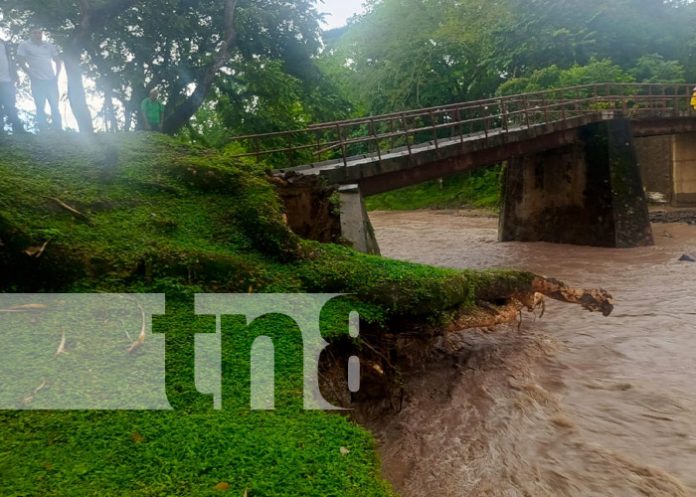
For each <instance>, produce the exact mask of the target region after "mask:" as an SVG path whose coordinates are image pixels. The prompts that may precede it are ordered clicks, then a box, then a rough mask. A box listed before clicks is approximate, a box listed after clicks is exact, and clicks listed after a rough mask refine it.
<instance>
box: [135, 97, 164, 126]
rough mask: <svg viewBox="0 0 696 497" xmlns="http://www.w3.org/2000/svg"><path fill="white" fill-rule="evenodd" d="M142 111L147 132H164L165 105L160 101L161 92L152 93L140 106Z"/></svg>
mask: <svg viewBox="0 0 696 497" xmlns="http://www.w3.org/2000/svg"><path fill="white" fill-rule="evenodd" d="M140 111H141V112H142V114H143V124H144V125H145V130H147V131H162V117H163V116H164V105H162V102H160V101H159V92H158V91H157V90H152V91H150V95H149V96H148V97H147V98H146V99H145V100H143V101H142V103H141V104H140Z"/></svg>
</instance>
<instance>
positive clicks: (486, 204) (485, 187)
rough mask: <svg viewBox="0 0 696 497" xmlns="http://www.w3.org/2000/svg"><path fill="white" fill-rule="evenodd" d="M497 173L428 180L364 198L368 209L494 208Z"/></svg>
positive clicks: (497, 169) (497, 196) (497, 198)
mask: <svg viewBox="0 0 696 497" xmlns="http://www.w3.org/2000/svg"><path fill="white" fill-rule="evenodd" d="M500 171H501V168H500V167H499V166H497V167H491V168H487V169H482V170H478V171H474V172H471V173H463V174H459V175H455V176H450V177H447V178H443V179H442V181H429V182H427V183H423V184H420V185H415V186H409V187H407V188H403V189H400V190H394V191H392V192H387V193H382V194H380V195H375V196H374V197H368V198H367V199H366V204H367V208H368V209H369V210H412V209H425V208H435V209H448V208H455V209H456V208H460V207H475V208H487V209H497V208H498V205H499V203H500Z"/></svg>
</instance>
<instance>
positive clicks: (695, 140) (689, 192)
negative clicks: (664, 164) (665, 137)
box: [672, 133, 696, 206]
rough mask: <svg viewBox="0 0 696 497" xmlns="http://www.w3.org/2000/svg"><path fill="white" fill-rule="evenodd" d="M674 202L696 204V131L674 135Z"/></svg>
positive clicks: (681, 204)
mask: <svg viewBox="0 0 696 497" xmlns="http://www.w3.org/2000/svg"><path fill="white" fill-rule="evenodd" d="M672 178H673V182H674V192H673V203H674V204H675V205H677V206H685V205H688V206H693V205H696V133H684V134H680V135H674V136H673V137H672Z"/></svg>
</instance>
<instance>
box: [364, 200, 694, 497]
mask: <svg viewBox="0 0 696 497" xmlns="http://www.w3.org/2000/svg"><path fill="white" fill-rule="evenodd" d="M371 217H372V220H373V223H374V225H375V228H376V231H377V236H378V239H379V242H380V245H381V248H382V251H383V253H384V254H385V255H387V256H389V257H395V258H399V259H405V260H412V261H417V262H423V263H428V264H435V265H441V266H448V267H455V268H457V267H459V268H465V267H467V268H483V267H508V268H510V267H512V268H517V269H524V270H529V271H532V272H535V273H539V274H548V275H552V276H554V277H559V278H561V279H563V280H565V281H566V282H568V283H570V284H576V285H582V286H592V287H604V288H606V289H608V290H609V291H610V292H612V293H613V294H614V297H615V299H616V305H617V306H616V310H615V312H614V315H613V316H611V317H609V318H603V317H602V316H601V315H591V314H587V313H586V312H584V311H582V310H581V309H576V308H569V307H568V306H563V307H562V308H561V306H560V304H557V303H554V302H549V303H548V311H549V312H548V313H547V314H546V316H544V318H543V319H541V320H535V319H534V316H532V315H525V320H524V323H523V325H522V327H521V329H520V330H519V331H518V330H517V329H516V327H511V328H509V329H507V330H497V331H495V332H490V331H480V332H465V333H461V334H452V335H449V336H448V338H446V339H442V341H441V343H440V346H439V352H438V354H439V355H440V356H441V357H439V358H438V360H437V361H432V365H431V366H429V367H428V368H426V369H425V370H423V371H418V372H414V373H413V374H412V375H411V377H410V378H408V379H407V381H406V397H405V403H404V408H403V409H402V410H401V412H400V413H398V414H396V415H394V416H393V417H392V418H391V419H390V420H389V421H388V423H386V425H385V424H384V423H383V422H381V421H380V422H377V421H376V422H375V423H373V425H374V426H373V429H375V431H376V432H377V435H378V438H379V439H380V440H381V442H382V444H381V452H382V457H383V460H384V468H385V476H386V477H387V478H389V479H390V480H391V481H393V482H394V483H395V486H396V487H397V489H398V490H399V491H400V492H401V493H402V494H403V495H405V496H410V495H413V496H415V495H426V494H437V495H457V496H462V495H464V496H478V495H491V496H517V495H519V496H533V497H536V496H561V495H563V496H565V495H568V496H588V495H596V496H600V495H601V496H608V495H610V496H634V495H648V496H680V495H692V494H693V492H694V491H696V475H694V474H693V472H692V468H693V467H696V383H694V382H693V381H692V377H691V375H692V374H693V372H694V371H696V357H695V356H694V355H693V354H692V352H691V351H692V349H693V347H694V346H695V345H696V334H694V333H693V331H694V316H695V315H696V311H694V307H693V302H694V299H695V297H696V289H695V288H694V287H693V285H692V283H691V282H692V281H693V279H694V276H696V265H691V264H688V263H681V262H678V259H679V257H680V256H681V255H682V254H683V253H693V252H695V251H696V227H694V226H686V225H673V224H661V225H656V226H655V237H656V240H657V245H656V246H655V247H649V248H641V249H630V250H611V249H601V248H588V247H571V246H558V245H551V244H543V243H540V244H520V243H511V244H498V243H497V242H496V227H497V220H496V219H495V218H490V217H485V216H479V217H470V216H468V215H460V214H459V213H456V212H447V211H419V212H408V213H373V214H371Z"/></svg>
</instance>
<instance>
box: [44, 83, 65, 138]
mask: <svg viewBox="0 0 696 497" xmlns="http://www.w3.org/2000/svg"><path fill="white" fill-rule="evenodd" d="M47 86H48V91H47V92H46V98H47V99H48V105H50V106H51V119H52V121H53V128H54V129H63V118H62V117H61V115H60V107H59V104H60V92H59V91H58V80H55V79H54V80H53V81H48V82H47Z"/></svg>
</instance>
